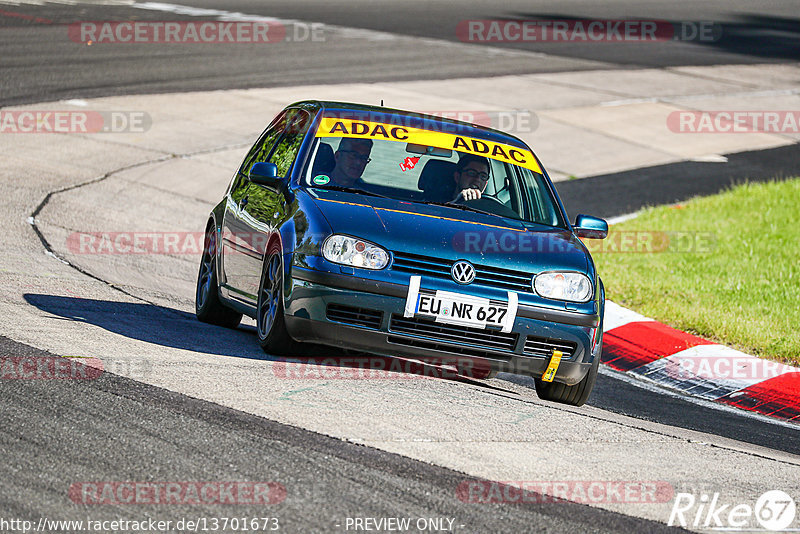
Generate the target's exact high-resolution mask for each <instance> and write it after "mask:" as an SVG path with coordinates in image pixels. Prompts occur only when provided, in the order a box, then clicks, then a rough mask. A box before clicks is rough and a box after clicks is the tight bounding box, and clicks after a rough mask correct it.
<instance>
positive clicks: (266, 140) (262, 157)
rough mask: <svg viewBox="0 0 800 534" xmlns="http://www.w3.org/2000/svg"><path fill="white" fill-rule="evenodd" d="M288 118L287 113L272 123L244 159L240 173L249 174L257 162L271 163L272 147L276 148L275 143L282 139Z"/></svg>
mask: <svg viewBox="0 0 800 534" xmlns="http://www.w3.org/2000/svg"><path fill="white" fill-rule="evenodd" d="M286 118H287V113H283V114H281V115H280V116H278V117H277V118H276V119H275V120H274V121H272V124H271V125H270V126H269V128H267V130H266V131H265V132H264V134H263V135H262V136H261V137H260V138H259V140H258V141H256V144H255V145H253V148H251V149H250V152H248V153H247V156H246V157H245V158H244V163H242V167H241V168H240V169H239V172H240V173H242V174H247V173H248V172H249V171H250V167H252V166H253V163H255V162H257V161H269V159H268V158H269V155H270V153H271V152H272V147H273V146H275V141H277V140H278V137H280V135H281V134H282V133H283V129H284V128H285V127H286Z"/></svg>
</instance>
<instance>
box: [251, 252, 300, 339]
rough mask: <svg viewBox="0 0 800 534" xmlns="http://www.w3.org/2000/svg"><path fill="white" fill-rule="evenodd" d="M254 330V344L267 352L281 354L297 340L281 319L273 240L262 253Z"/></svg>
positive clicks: (278, 263) (280, 287)
mask: <svg viewBox="0 0 800 534" xmlns="http://www.w3.org/2000/svg"><path fill="white" fill-rule="evenodd" d="M256 332H257V334H258V344H259V345H260V346H261V348H262V349H263V350H264V352H266V353H268V354H273V355H282V354H288V353H290V352H293V351H294V350H296V343H297V342H296V341H294V340H293V339H292V338H291V336H289V332H288V331H287V330H286V321H285V320H284V314H283V260H282V255H281V246H280V244H279V243H277V242H275V243H273V244H272V245H270V247H269V249H268V250H267V253H266V254H265V256H264V266H263V268H262V269H261V282H260V283H259V284H258V305H257V312H256Z"/></svg>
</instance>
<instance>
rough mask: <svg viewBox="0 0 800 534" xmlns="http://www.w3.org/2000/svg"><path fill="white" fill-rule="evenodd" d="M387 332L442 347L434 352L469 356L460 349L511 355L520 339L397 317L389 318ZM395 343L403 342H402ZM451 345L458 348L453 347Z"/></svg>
mask: <svg viewBox="0 0 800 534" xmlns="http://www.w3.org/2000/svg"><path fill="white" fill-rule="evenodd" d="M389 332H393V333H397V334H406V335H411V336H419V337H424V338H428V339H430V340H431V341H428V342H426V343H428V344H431V343H433V344H435V345H437V346H438V347H441V348H436V349H435V350H442V351H445V352H454V353H457V354H468V353H469V352H464V351H463V350H461V348H470V347H471V349H472V351H474V350H475V349H482V350H491V351H504V352H513V351H514V347H515V346H516V344H517V339H518V336H519V335H518V334H515V333H512V332H510V333H506V332H501V331H499V330H489V329H486V330H483V329H480V328H472V327H468V326H458V325H452V324H444V323H437V322H436V321H433V320H431V319H422V318H418V317H414V318H412V317H403V316H402V315H398V314H394V315H392V320H391V322H390V323H389ZM398 339H401V340H402V339H405V338H398ZM392 342H393V343H401V344H411V342H410V340H406V342H405V343H404V342H401V341H392ZM453 345H459V346H460V347H454V346H453ZM412 346H415V345H412Z"/></svg>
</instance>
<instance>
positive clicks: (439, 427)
mask: <svg viewBox="0 0 800 534" xmlns="http://www.w3.org/2000/svg"><path fill="white" fill-rule="evenodd" d="M131 4H133V2H125V1H121V2H105V1H97V2H89V1H86V2H80V1H78V2H70V1H63V2H43V3H37V2H12V1H3V0H0V43H1V44H0V46H2V50H3V53H2V55H0V73H2V76H0V106H3V107H4V108H8V107H15V106H23V105H31V104H37V103H42V102H55V101H61V102H64V101H66V100H69V99H97V100H93V101H92V102H94V103H95V105H97V106H98V107H100V108H103V106H105V107H110V108H111V109H114V106H117V105H119V104H118V103H119V102H126V103H128V104H130V105H131V106H133V107H134V108H135V106H136V105H137V104H136V102H146V104H139V105H140V106H141V105H143V106H145V107H144V109H148V110H149V111H150V112H151V114H152V115H153V116H154V117H157V118H160V117H164V118H167V121H166V122H169V126H168V128H166V129H164V130H157V131H155V132H154V134H153V135H152V136H150V137H148V136H140V137H136V136H134V135H132V134H124V135H121V136H120V137H118V138H114V139H111V137H110V136H106V137H102V136H99V138H98V136H95V137H94V138H92V136H59V135H50V136H47V135H38V136H37V135H29V136H24V135H19V136H8V135H6V134H2V135H0V150H1V151H2V152H1V153H2V154H3V159H4V161H5V162H6V164H5V170H4V171H0V176H1V177H2V179H1V180H0V212H2V213H3V216H2V217H3V219H2V220H3V224H4V227H5V232H4V233H3V234H2V235H0V244H1V245H2V246H3V250H5V251H6V253H5V254H4V255H3V257H2V259H0V272H2V276H0V313H2V314H3V320H2V325H3V328H2V329H0V356H2V357H3V358H6V359H8V358H20V357H31V358H35V359H37V361H39V360H42V361H48V360H50V359H52V358H53V357H61V356H78V357H79V358H75V359H73V360H70V361H74V362H80V361H82V360H81V359H80V358H99V359H100V360H102V363H103V367H104V372H103V373H102V374H101V375H100V376H99V377H98V378H96V379H90V380H0V398H2V403H0V428H2V429H3V432H2V435H1V436H0V442H1V443H2V446H0V450H2V452H3V462H2V464H0V531H2V532H17V531H21V529H17V528H16V527H12V526H8V524H6V523H3V521H4V520H5V521H9V520H12V519H24V520H30V521H33V526H34V527H36V526H37V523H38V522H39V521H40V520H42V521H44V523H43V524H45V527H44V528H40V529H39V531H42V532H79V531H82V530H81V529H78V528H77V527H74V526H73V527H71V528H59V527H56V526H52V525H51V526H49V527H47V526H46V525H48V524H49V523H47V522H46V521H50V520H87V519H88V518H91V519H94V520H102V521H113V520H117V519H128V520H142V519H156V520H171V521H173V523H174V522H175V521H177V520H179V519H181V518H186V519H190V520H199V519H200V518H215V517H216V518H220V517H232V516H237V517H240V518H248V519H249V518H264V517H265V516H269V517H275V518H278V520H279V525H280V531H283V532H347V531H351V532H352V531H359V530H360V531H370V530H371V531H391V530H392V529H391V528H388V527H387V524H385V523H384V524H383V528H378V527H377V526H376V527H375V528H366V526H365V525H364V524H363V523H362V524H361V528H359V527H357V526H356V525H355V524H354V523H353V518H376V519H377V518H390V517H391V518H395V517H399V518H413V521H417V520H419V519H425V520H428V519H430V520H433V521H431V522H430V523H425V524H426V525H427V527H426V528H427V530H426V529H417V530H414V529H413V528H412V529H411V530H410V531H412V532H413V531H429V532H433V531H453V532H493V531H498V532H527V531H532V532H533V531H535V532H539V531H542V532H543V531H548V532H660V531H662V530H668V529H669V530H672V529H673V528H672V527H667V525H666V523H667V521H668V519H669V517H670V510H671V508H672V500H671V499H672V498H673V495H674V494H677V493H678V492H686V493H691V494H693V495H695V496H698V498H699V497H700V496H701V495H705V496H706V497H710V496H712V495H713V494H715V493H719V494H720V500H721V502H724V503H731V504H733V505H735V504H739V503H745V504H748V505H751V506H752V505H754V504H755V503H756V500H757V499H758V498H759V496H760V495H762V494H763V493H764V492H766V491H769V490H782V491H785V492H787V493H788V494H789V495H790V496H792V497H794V498H795V500H797V499H798V498H800V483H798V481H799V480H800V432H799V431H798V427H797V425H792V424H784V423H779V422H776V421H771V420H769V419H767V418H765V417H760V416H751V415H747V414H744V413H742V412H739V411H736V410H733V409H720V408H719V407H715V406H710V405H708V404H707V403H698V402H693V401H692V400H690V399H687V398H685V397H683V396H680V395H676V394H671V393H668V392H665V391H663V390H659V389H658V388H656V387H652V386H647V385H643V384H641V383H637V381H636V380H634V379H630V378H627V377H625V376H623V375H621V374H620V373H616V372H613V371H604V372H603V373H601V375H600V376H599V377H598V382H597V386H596V388H595V391H594V393H593V396H592V397H591V398H590V401H589V403H588V405H586V406H584V407H581V408H571V407H565V406H561V405H557V404H553V403H549V402H545V401H541V400H539V399H538V398H537V397H536V394H535V392H534V391H533V389H532V388H531V384H530V383H528V382H526V381H523V380H508V379H494V380H489V381H477V380H470V379H465V378H458V377H448V378H440V379H429V378H426V377H424V376H417V375H414V374H413V373H411V374H409V375H408V376H406V377H405V378H398V377H394V378H395V379H384V380H337V379H335V378H334V379H321V380H308V379H306V380H303V379H287V378H286V377H283V376H281V374H280V371H279V370H278V369H279V367H278V366H277V364H278V362H276V361H275V359H274V358H271V357H269V356H267V355H264V354H263V352H261V351H260V349H259V348H258V345H257V343H256V341H255V334H254V328H253V326H252V325H251V323H250V322H245V323H243V325H241V326H240V327H239V328H238V329H236V330H235V331H230V330H225V329H221V328H216V327H212V326H208V325H205V324H201V323H198V322H197V321H196V319H195V318H194V314H193V301H192V297H193V287H194V282H195V280H194V276H195V273H196V270H197V265H196V263H197V262H196V256H193V255H159V256H150V257H134V256H133V255H127V256H115V257H109V256H102V255H94V256H93V255H83V256H81V255H76V254H72V252H74V251H70V249H69V247H67V246H65V243H67V236H69V235H70V233H72V232H76V231H82V230H86V229H102V230H109V231H118V230H132V231H147V230H152V229H153V228H154V226H159V227H161V228H174V229H175V230H180V231H183V232H192V231H199V230H202V222H203V220H204V219H203V217H204V216H205V214H206V213H207V212H208V209H209V207H210V206H211V205H213V203H215V202H216V201H217V200H218V198H219V196H220V194H221V192H222V191H223V189H224V187H225V184H226V183H227V180H228V179H229V177H230V170H231V169H232V168H233V165H236V163H237V162H238V161H239V160H240V158H241V154H242V152H243V151H244V150H246V149H247V147H249V144H250V142H251V141H252V137H253V134H254V132H257V131H258V128H259V127H260V126H259V125H263V120H262V119H261V118H259V116H257V115H256V113H258V112H261V113H263V114H264V115H266V116H271V115H272V114H274V112H275V111H276V110H277V109H280V108H281V107H282V105H281V104H280V102H279V98H278V97H276V96H270V95H267V94H266V93H257V92H247V91H241V92H236V91H231V90H246V89H251V88H276V89H280V88H292V87H295V86H305V85H312V84H319V85H333V84H345V83H347V84H359V83H362V82H363V83H364V84H365V87H367V89H366V92H368V91H369V83H374V82H396V81H413V80H443V81H446V80H449V79H453V78H470V77H476V78H489V77H493V76H501V75H509V74H528V73H569V72H582V71H590V70H604V71H609V73H613V72H615V71H636V70H638V69H643V68H663V69H667V70H669V69H672V68H678V67H687V66H689V67H693V66H714V65H720V64H726V65H764V64H774V65H784V64H794V63H796V62H797V61H798V60H800V46H798V45H799V44H800V19H798V13H797V6H796V5H795V4H794V3H792V2H785V1H771V2H764V3H761V4H759V6H758V7H757V8H756V7H755V6H753V5H752V4H751V3H748V2H708V3H702V4H696V5H692V6H688V5H682V4H681V5H673V4H670V3H666V2H660V3H647V4H642V5H639V4H636V3H634V2H624V1H618V2H606V3H603V4H602V5H599V4H598V5H592V4H590V3H585V4H583V3H581V4H575V5H568V6H567V5H564V3H563V2H549V1H548V2H540V3H538V4H537V6H536V10H535V11H536V12H535V13H533V12H532V11H533V8H531V6H530V3H529V2H522V1H513V2H506V3H504V7H502V8H498V7H496V6H495V5H494V4H493V3H491V2H477V1H473V2H469V3H468V5H462V4H461V3H457V2H449V1H447V2H440V3H436V4H434V5H430V4H429V3H428V2H421V1H420V2H406V3H394V2H386V3H383V2H382V3H380V4H377V3H373V2H367V1H355V2H349V3H340V2H333V3H331V2H322V1H319V2H306V3H303V4H302V5H297V4H296V3H294V2H288V1H286V2H270V3H266V2H257V1H255V0H248V1H235V0H234V1H230V2H222V1H219V0H217V1H203V0H186V1H183V2H182V4H183V5H184V6H191V7H192V8H196V9H195V10H194V11H192V10H189V11H183V10H182V9H181V8H180V7H175V6H174V5H172V4H169V5H167V4H154V3H153V4H148V5H146V6H144V7H142V6H139V7H136V6H133V5H131ZM197 9H200V10H218V12H212V11H197ZM223 12H224V14H222V15H221V14H220V13H223ZM232 13H233V14H237V16H238V15H241V14H246V15H260V16H269V17H275V18H277V19H280V20H282V21H302V22H301V23H299V24H300V27H304V26H303V25H304V24H307V23H308V24H310V23H311V22H315V23H324V24H325V25H327V27H329V28H332V29H331V30H330V31H329V32H327V33H326V37H327V38H326V39H325V40H324V41H321V42H310V41H300V42H289V41H287V42H283V43H278V44H275V45H274V46H269V47H259V46H256V45H235V46H223V45H214V44H208V45H205V44H204V45H198V46H191V47H190V46H181V45H153V44H135V45H134V44H131V45H119V46H108V47H101V46H99V45H95V46H86V45H85V44H81V43H76V42H72V41H70V40H69V39H68V38H67V37H66V35H67V31H68V30H67V28H68V25H69V24H71V23H75V22H78V21H87V20H88V21H127V20H145V21H163V20H217V18H218V17H226V16H231V14H232ZM619 18H638V19H642V20H658V21H668V22H669V23H670V24H680V23H693V24H699V23H700V22H702V21H712V22H713V23H714V24H715V25H716V26H715V27H716V28H717V29H721V35H722V37H721V38H719V39H716V40H714V41H711V42H698V41H689V42H672V41H668V42H664V43H659V44H654V45H648V46H645V45H637V44H630V43H625V44H611V43H609V44H606V45H605V46H593V47H587V46H581V45H579V44H575V43H488V44H487V43H469V44H465V43H463V42H461V41H460V40H459V39H458V37H457V27H458V23H459V21H462V20H469V19H476V20H477V19H480V20H494V19H502V20H507V19H537V20H548V19H549V20H564V19H571V20H579V19H581V20H589V19H591V20H600V19H619ZM365 43H366V44H365ZM608 76H609V78H608V79H609V84H613V74H608ZM208 91H220V93H218V96H215V95H216V94H215V93H211V92H208ZM173 93H177V96H176V95H174V94H173ZM792 94H793V95H795V94H796V93H792ZM181 95H183V96H181ZM106 97H115V98H118V99H126V98H130V99H131V100H114V99H106ZM137 98H142V100H133V99H137ZM224 98H232V99H234V100H235V101H236V102H238V103H239V104H240V109H238V110H237V111H236V113H235V116H232V117H231V116H222V115H221V114H220V110H219V109H215V103H217V102H222V101H223V99H224ZM145 99H146V100H145ZM237 99H238V100H237ZM79 101H80V100H79ZM225 102H228V101H227V100H225ZM261 102H263V103H264V104H263V105H264V108H263V109H260V108H259V106H261ZM285 103H288V102H284V103H283V104H284V105H285ZM52 105H53V104H50V106H52ZM56 105H60V104H56ZM76 105H80V104H76ZM220 105H222V104H220ZM126 135H128V137H126ZM798 146H799V145H797V144H786V145H784V146H777V147H774V148H768V149H763V150H752V151H744V152H742V151H737V152H736V153H731V154H724V156H725V157H724V159H725V160H726V162H725V163H719V162H704V161H680V162H676V163H666V164H659V165H652V166H648V167H645V168H637V169H633V170H622V171H619V172H609V173H604V174H602V175H595V176H591V177H587V178H582V179H580V180H565V181H560V182H558V183H557V188H558V189H559V193H560V195H561V197H562V200H563V202H564V204H565V205H566V207H567V209H568V211H569V213H570V215H571V216H572V217H574V215H575V214H577V213H592V214H596V215H598V216H602V217H615V216H620V215H625V214H628V213H631V212H633V211H636V210H637V209H639V208H641V207H643V206H647V205H653V204H665V203H674V202H679V201H682V200H685V199H687V198H690V197H692V196H694V195H698V194H711V193H714V192H717V191H720V190H722V189H724V188H726V187H728V186H729V185H731V184H734V183H739V182H742V181H744V180H752V179H769V178H772V177H776V176H777V177H788V176H796V175H798V174H800V149H798ZM534 148H535V147H534ZM76 154H79V155H80V156H79V157H77V158H76V156H75V155H76ZM186 176H191V181H189V182H188V185H187V180H186V178H185V177H186ZM696 176H702V177H703V179H702V180H697V179H695V177H696ZM309 351H311V352H312V353H313V354H316V355H322V356H336V357H340V358H342V357H344V358H347V357H349V356H350V355H348V354H342V353H339V352H334V351H332V350H331V349H325V348H321V347H311V348H309ZM77 365H80V364H77ZM89 365H92V364H91V363H89ZM342 366H343V367H346V366H345V364H342ZM82 369H84V368H82ZM84 371H85V369H84ZM422 374H424V372H423V373H422ZM159 481H161V482H176V481H177V482H181V481H184V482H201V481H216V482H217V483H218V482H220V481H233V482H245V483H250V482H259V483H261V482H270V483H273V484H274V485H278V486H279V487H280V488H281V491H283V492H285V495H284V496H283V497H282V498H278V499H277V502H275V503H273V504H267V505H264V504H252V503H249V504H248V503H246V502H245V503H239V504H235V505H231V504H218V503H217V504H214V503H212V504H208V503H203V502H199V503H188V504H187V503H184V504H180V505H175V504H166V503H159V504H153V503H149V504H137V503H125V502H118V503H116V504H93V503H91V502H86V500H85V499H84V500H83V501H81V499H80V498H78V497H76V494H75V490H74V487H75V486H76V485H80V484H83V483H93V484H101V483H103V482H112V483H114V484H120V483H126V482H127V483H130V482H140V483H146V482H150V483H157V482H159ZM487 481H507V482H513V481H536V482H538V483H541V482H543V481H548V482H549V483H552V482H555V481H582V482H583V483H585V484H587V485H588V484H590V483H592V482H600V483H608V482H609V481H629V482H639V483H644V482H647V483H658V484H664V485H666V486H668V487H669V489H670V492H669V495H668V496H667V497H664V496H663V495H662V496H661V497H662V498H660V499H656V502H647V501H646V500H643V501H642V500H640V501H637V500H636V498H631V499H628V500H623V501H622V502H619V501H614V500H613V499H606V500H603V499H600V500H597V501H593V502H590V501H587V500H585V499H584V500H583V501H581V500H580V499H579V498H577V499H574V500H575V501H576V502H557V503H553V502H548V500H547V499H546V498H544V497H543V496H542V495H541V494H538V493H535V492H534V493H533V494H532V495H530V496H529V501H528V502H522V503H518V502H504V503H492V504H486V503H474V502H468V500H467V499H464V498H463V494H462V493H459V491H460V490H459V488H461V487H463V484H465V483H469V482H473V483H478V484H484V483H488V482H487ZM281 491H279V492H278V493H279V494H280V493H281ZM507 500H511V499H507ZM694 510H695V509H693V512H694ZM693 512H692V514H691V516H690V515H689V514H687V517H690V520H691V518H693V517H694V513H693ZM439 520H440V521H441V522H440V523H439V522H437V521H439ZM754 524H755V525H758V523H754ZM798 524H800V523H798V522H795V523H794V524H793V525H792V526H793V527H797V526H798ZM41 525H42V523H38V526H40V527H41ZM17 526H19V525H17ZM31 530H33V529H31ZM267 530H268V529H267V528H251V527H250V528H245V529H233V528H229V529H228V530H227V531H230V532H232V531H254V532H255V531H258V532H261V531H267ZM395 530H397V529H395ZM690 530H701V531H702V530H703V529H702V528H699V527H698V526H697V525H695V526H694V527H691V526H690ZM100 531H103V532H105V531H109V532H111V531H114V532H133V531H137V530H133V529H125V528H122V527H108V526H106V527H103V529H102V530H100ZM140 531H142V532H150V531H152V532H161V531H170V532H184V531H186V532H190V531H191V532H195V531H203V530H202V529H201V528H200V527H199V526H195V527H185V528H178V527H176V526H174V524H173V526H170V527H168V528H165V529H160V530H153V529H150V530H145V529H141V530H140ZM207 531H213V530H207ZM219 531H222V530H219ZM706 531H707V529H706ZM762 531H763V529H762Z"/></svg>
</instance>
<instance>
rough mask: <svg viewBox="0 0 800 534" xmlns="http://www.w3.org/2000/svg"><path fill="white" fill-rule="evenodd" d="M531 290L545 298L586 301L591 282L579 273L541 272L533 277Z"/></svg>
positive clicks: (590, 290)
mask: <svg viewBox="0 0 800 534" xmlns="http://www.w3.org/2000/svg"><path fill="white" fill-rule="evenodd" d="M533 290H534V291H536V293H538V294H539V295H541V296H542V297H544V298H546V299H558V300H569V301H572V302H586V301H587V300H589V298H590V297H591V296H592V283H591V282H590V281H589V278H587V277H586V275H584V274H581V273H542V274H537V275H536V276H535V277H534V279H533Z"/></svg>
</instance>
